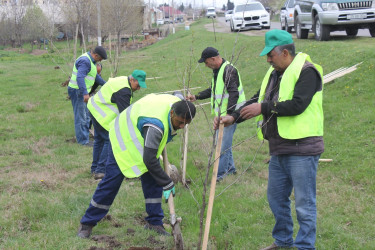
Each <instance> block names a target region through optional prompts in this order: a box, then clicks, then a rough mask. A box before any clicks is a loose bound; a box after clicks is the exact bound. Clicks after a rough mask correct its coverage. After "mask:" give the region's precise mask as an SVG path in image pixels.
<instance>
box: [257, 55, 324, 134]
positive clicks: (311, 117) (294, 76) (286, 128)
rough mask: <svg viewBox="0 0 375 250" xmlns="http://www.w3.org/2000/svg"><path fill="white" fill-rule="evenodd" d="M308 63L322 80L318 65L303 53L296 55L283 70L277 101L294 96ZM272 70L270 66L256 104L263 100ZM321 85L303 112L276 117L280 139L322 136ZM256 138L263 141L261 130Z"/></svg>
mask: <svg viewBox="0 0 375 250" xmlns="http://www.w3.org/2000/svg"><path fill="white" fill-rule="evenodd" d="M306 61H308V62H310V63H312V64H313V65H314V67H315V68H316V70H317V71H318V72H319V75H320V78H321V80H322V79H323V69H322V67H321V66H320V65H318V64H315V63H313V62H312V61H311V59H310V56H309V55H307V54H305V53H298V54H297V55H296V57H295V58H294V59H293V61H292V63H291V64H290V65H289V66H288V68H287V69H286V70H285V72H284V74H283V77H282V78H281V82H280V88H279V101H280V102H282V101H286V100H291V99H292V98H293V94H294V87H295V85H296V83H297V81H298V79H299V76H300V74H301V71H302V68H303V66H304V64H305V62H306ZM273 70H274V68H273V67H272V66H271V67H270V69H269V70H268V72H267V73H266V76H265V77H264V79H263V82H262V86H261V88H260V92H259V99H258V102H259V103H261V102H262V101H263V100H264V98H265V92H266V88H267V85H268V82H269V78H270V75H271V73H272V71H273ZM256 119H257V124H258V127H259V126H260V125H261V124H262V122H263V121H262V120H263V116H262V115H259V116H257V118H256ZM323 122H324V115H323V84H322V90H320V91H317V92H316V93H315V95H314V96H313V98H312V100H311V103H310V104H309V106H307V108H306V109H305V111H303V112H302V113H301V114H299V115H295V116H278V117H277V129H278V132H279V135H280V136H281V137H282V138H285V139H289V140H294V139H301V138H306V137H311V136H323ZM258 138H259V139H261V140H263V133H262V129H260V128H259V129H258Z"/></svg>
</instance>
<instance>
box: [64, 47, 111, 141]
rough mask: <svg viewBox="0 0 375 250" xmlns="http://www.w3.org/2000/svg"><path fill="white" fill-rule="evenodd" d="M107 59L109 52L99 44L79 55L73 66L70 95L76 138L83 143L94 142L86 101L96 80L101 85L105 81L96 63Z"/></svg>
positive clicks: (69, 87)
mask: <svg viewBox="0 0 375 250" xmlns="http://www.w3.org/2000/svg"><path fill="white" fill-rule="evenodd" d="M105 59H107V52H106V51H105V49H104V48H103V47H102V46H97V47H96V48H95V49H94V50H91V51H89V52H86V53H84V54H83V55H81V56H80V57H78V58H77V60H76V61H75V63H74V66H73V72H72V76H71V77H70V81H69V85H68V95H69V97H70V100H71V102H72V106H73V112H74V129H75V135H76V140H77V142H78V143H79V144H81V145H85V146H91V147H92V146H93V143H92V142H89V124H90V117H89V115H88V110H87V106H86V103H87V101H88V100H89V97H90V96H89V92H90V90H91V87H92V86H93V85H94V82H97V83H98V84H99V85H104V83H105V81H104V80H103V78H102V77H101V76H100V75H99V74H98V72H97V68H96V63H98V62H100V61H102V60H105Z"/></svg>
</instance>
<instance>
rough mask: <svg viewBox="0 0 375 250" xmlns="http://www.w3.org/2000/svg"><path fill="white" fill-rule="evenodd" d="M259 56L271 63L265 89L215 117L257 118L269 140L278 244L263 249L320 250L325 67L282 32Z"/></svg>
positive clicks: (270, 36) (268, 39)
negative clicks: (318, 182) (318, 229)
mask: <svg viewBox="0 0 375 250" xmlns="http://www.w3.org/2000/svg"><path fill="white" fill-rule="evenodd" d="M260 56H267V62H268V63H269V64H270V65H271V67H270V68H269V70H268V71H267V73H266V76H265V77H264V79H263V81H262V84H261V87H260V90H259V91H258V93H257V94H255V95H254V96H253V97H252V98H251V99H250V100H249V101H247V102H246V104H245V105H244V106H242V107H241V108H240V109H238V110H236V111H235V112H233V113H232V114H230V115H227V116H224V117H221V119H220V120H219V119H216V120H215V127H216V128H217V127H218V125H219V122H222V123H224V124H225V125H230V124H233V123H240V122H243V121H245V120H248V119H251V118H255V119H256V121H257V122H256V124H257V126H258V137H259V139H261V140H263V139H266V140H268V142H269V152H270V155H271V159H270V162H269V173H268V188H267V198H268V202H269V206H270V208H271V210H272V213H273V215H274V217H275V221H276V222H275V226H274V228H273V231H272V237H273V238H274V242H273V243H272V245H270V246H268V247H266V248H264V250H270V249H279V248H284V247H296V248H298V249H315V240H316V217H317V211H316V173H317V167H318V160H319V157H320V154H321V153H323V151H324V142H323V119H324V118H323V106H322V101H323V70H322V67H321V66H319V65H318V64H315V63H313V62H312V60H311V59H310V56H309V55H307V54H305V53H298V54H296V53H295V46H294V42H293V39H292V36H291V35H290V34H289V33H288V32H286V31H283V30H271V31H268V32H267V33H266V35H265V47H264V49H263V51H262V52H261V53H260ZM293 189H294V197H295V209H296V214H297V221H298V223H299V230H298V233H297V235H296V238H295V239H293V220H292V214H291V200H290V196H291V194H292V191H293Z"/></svg>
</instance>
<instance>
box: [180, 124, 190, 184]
mask: <svg viewBox="0 0 375 250" xmlns="http://www.w3.org/2000/svg"><path fill="white" fill-rule="evenodd" d="M188 132H189V124H186V126H185V128H184V152H183V154H182V178H181V181H182V185H184V186H185V185H186V160H187V145H188Z"/></svg>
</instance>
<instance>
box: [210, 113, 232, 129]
mask: <svg viewBox="0 0 375 250" xmlns="http://www.w3.org/2000/svg"><path fill="white" fill-rule="evenodd" d="M220 123H224V127H226V126H229V125H232V124H233V123H234V117H233V116H231V115H226V116H220V120H219V117H218V116H216V117H215V119H214V130H216V129H218V128H219V125H220Z"/></svg>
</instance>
